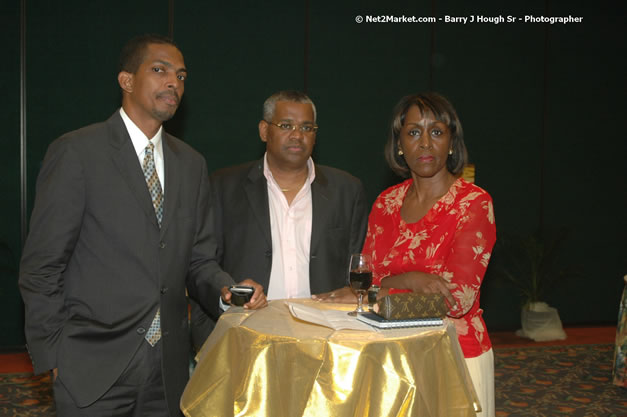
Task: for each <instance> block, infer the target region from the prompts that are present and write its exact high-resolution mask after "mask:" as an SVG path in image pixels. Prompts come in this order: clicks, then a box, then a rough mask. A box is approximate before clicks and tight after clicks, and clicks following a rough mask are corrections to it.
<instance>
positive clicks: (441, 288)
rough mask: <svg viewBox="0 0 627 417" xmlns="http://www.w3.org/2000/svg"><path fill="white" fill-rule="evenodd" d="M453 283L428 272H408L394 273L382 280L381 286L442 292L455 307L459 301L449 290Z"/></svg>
mask: <svg viewBox="0 0 627 417" xmlns="http://www.w3.org/2000/svg"><path fill="white" fill-rule="evenodd" d="M449 286H451V287H452V285H451V284H449V283H448V282H446V280H445V279H444V278H442V277H440V276H438V275H435V274H427V273H426V272H418V271H413V272H406V273H404V274H400V275H393V276H389V277H386V278H383V279H382V280H381V288H397V289H406V290H412V291H413V292H421V293H424V294H442V295H443V296H444V297H445V298H446V300H447V301H448V303H449V307H454V306H455V305H456V304H457V303H456V302H455V298H453V295H451V291H450V290H449Z"/></svg>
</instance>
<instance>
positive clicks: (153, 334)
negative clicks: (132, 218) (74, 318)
mask: <svg viewBox="0 0 627 417" xmlns="http://www.w3.org/2000/svg"><path fill="white" fill-rule="evenodd" d="M154 148H155V145H154V144H153V143H152V142H149V143H148V146H146V153H145V156H144V164H143V166H142V168H143V169H144V177H146V184H148V190H149V191H150V197H152V205H153V206H154V208H155V214H156V215H157V221H158V222H159V227H161V219H162V218H163V192H162V191H161V183H160V182H159V176H158V175H157V170H156V169H155V158H154V156H153V150H154ZM144 338H145V339H146V341H147V342H148V343H150V346H154V345H156V344H157V342H158V341H159V339H161V308H159V309H158V310H157V313H156V314H155V317H154V318H153V319H152V323H151V324H150V328H149V329H148V331H147V332H146V336H144Z"/></svg>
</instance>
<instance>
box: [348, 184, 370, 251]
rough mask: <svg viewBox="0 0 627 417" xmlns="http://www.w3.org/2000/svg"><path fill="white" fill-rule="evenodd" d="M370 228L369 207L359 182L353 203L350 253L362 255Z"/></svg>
mask: <svg viewBox="0 0 627 417" xmlns="http://www.w3.org/2000/svg"><path fill="white" fill-rule="evenodd" d="M367 226H368V206H367V205H366V198H365V190H364V186H363V184H362V183H361V181H360V182H359V189H358V191H357V196H356V198H355V201H354V203H353V216H352V219H351V230H350V233H351V234H350V253H360V252H361V251H362V247H363V244H364V239H365V238H366V230H367Z"/></svg>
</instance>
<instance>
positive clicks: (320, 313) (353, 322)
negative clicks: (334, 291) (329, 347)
mask: <svg viewBox="0 0 627 417" xmlns="http://www.w3.org/2000/svg"><path fill="white" fill-rule="evenodd" d="M285 304H287V307H288V308H289V310H290V313H291V314H292V316H294V317H296V318H297V319H300V320H303V321H307V322H309V323H315V324H319V325H321V326H325V327H329V328H331V329H335V330H346V329H348V330H366V331H373V329H372V327H370V326H368V325H367V324H365V323H362V322H360V321H357V319H356V318H355V317H351V316H349V315H348V314H346V313H347V312H346V311H339V310H319V309H317V308H314V307H307V306H305V305H302V304H296V303H290V302H286V303H285Z"/></svg>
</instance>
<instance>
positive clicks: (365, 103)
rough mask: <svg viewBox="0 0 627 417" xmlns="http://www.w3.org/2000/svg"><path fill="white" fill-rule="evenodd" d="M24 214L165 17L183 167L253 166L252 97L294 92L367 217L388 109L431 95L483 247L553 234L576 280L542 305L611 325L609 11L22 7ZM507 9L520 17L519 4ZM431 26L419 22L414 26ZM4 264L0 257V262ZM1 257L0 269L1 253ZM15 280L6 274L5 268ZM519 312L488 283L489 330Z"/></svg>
mask: <svg viewBox="0 0 627 417" xmlns="http://www.w3.org/2000/svg"><path fill="white" fill-rule="evenodd" d="M4 3H9V4H3V5H2V6H0V7H1V8H0V10H1V12H2V16H1V18H2V23H3V28H4V31H5V33H6V35H5V36H6V38H5V39H7V42H6V45H7V49H6V50H7V52H8V54H7V57H8V60H7V63H5V65H3V66H2V70H1V71H2V79H1V80H0V82H1V83H2V87H3V89H2V91H3V92H4V93H5V94H6V96H7V99H5V100H4V102H3V104H2V110H3V111H2V113H1V114H2V116H1V117H2V118H3V119H2V120H3V122H4V123H3V125H4V126H5V135H6V136H5V138H4V139H3V140H2V141H1V146H2V151H3V152H2V153H1V154H0V157H1V158H2V162H3V163H2V164H0V169H1V170H2V171H1V173H2V176H1V179H0V186H1V187H2V196H3V204H2V206H1V212H0V221H1V222H2V228H1V229H0V241H1V242H3V243H5V244H6V245H7V246H8V248H10V250H11V251H13V252H14V254H15V257H17V256H19V252H20V245H21V243H20V227H19V201H20V187H19V184H20V173H19V166H20V165H19V150H20V145H19V143H20V142H19V141H20V136H19V122H20V100H19V93H20V90H19V80H20V67H19V59H20V48H19V30H20V26H19V7H20V2H19V1H15V0H13V1H9V2H4ZM27 3H28V4H27V8H26V31H27V32H26V33H27V38H26V40H27V42H26V58H27V61H26V62H27V71H26V82H27V107H26V116H27V143H28V146H27V152H28V154H27V156H28V185H29V187H28V201H29V207H30V205H32V201H33V191H34V182H35V178H36V174H37V172H38V169H39V165H40V161H41V159H42V157H43V154H44V152H45V149H46V147H47V145H48V144H49V143H50V142H51V141H52V140H53V139H54V138H55V137H57V136H59V135H60V134H61V133H63V132H65V131H68V130H72V129H75V128H78V127H80V126H83V125H85V124H88V123H91V122H95V121H99V120H102V119H105V118H106V117H108V116H109V115H110V114H111V113H112V112H113V111H114V110H115V109H116V108H117V106H118V105H119V93H118V89H117V85H116V78H115V77H116V62H117V54H118V52H119V49H120V48H121V46H122V44H123V43H124V41H125V40H127V39H128V38H129V37H131V36H132V35H134V34H138V33H143V32H158V33H162V34H167V33H168V31H169V22H170V19H171V21H172V22H173V26H172V27H173V33H174V38H175V40H176V41H177V42H178V43H179V44H180V46H181V49H182V50H183V53H184V55H185V60H186V65H187V67H188V69H189V79H188V81H187V83H186V93H185V99H184V100H183V104H182V107H181V108H180V109H179V112H178V113H177V115H176V116H175V118H174V119H173V120H172V121H170V122H168V125H167V127H168V129H169V130H170V131H172V132H174V133H175V134H177V135H178V136H180V137H182V138H183V139H184V140H186V141H187V142H189V143H190V144H192V145H193V146H194V147H196V148H197V149H198V150H199V151H201V152H202V153H203V154H204V155H205V156H206V158H207V162H208V164H209V168H210V170H213V169H217V168H220V167H223V166H227V165H232V164H235V163H239V162H243V161H247V160H250V159H254V158H258V157H260V156H261V154H262V152H263V146H262V144H261V142H260V140H259V138H258V135H257V122H258V120H259V118H260V116H261V105H262V103H263V101H264V99H265V98H266V97H267V96H269V95H270V94H272V93H273V92H274V91H277V90H280V89H288V88H295V89H305V88H306V89H307V92H308V93H309V94H310V96H311V97H312V98H313V99H314V101H315V102H316V104H317V107H318V121H319V124H320V126H321V128H320V133H319V135H318V141H317V145H316V150H315V154H314V157H315V159H316V161H318V162H319V163H323V164H328V165H333V166H336V167H339V168H343V169H345V170H347V171H349V172H351V173H353V174H354V175H356V176H358V177H360V178H361V179H362V180H363V181H364V183H365V185H366V188H367V192H368V197H369V199H370V200H371V201H372V200H374V198H375V197H376V195H377V194H378V193H379V192H380V191H381V190H382V189H384V188H385V187H387V186H389V185H391V184H393V183H395V182H396V181H398V179H397V178H395V177H394V176H393V174H391V172H390V171H389V170H388V169H387V167H386V165H385V163H384V160H383V155H382V147H383V143H384V142H385V139H386V133H387V128H388V122H389V118H390V113H391V109H392V107H393V105H394V104H395V103H396V101H397V100H398V99H399V98H400V97H401V96H403V95H405V94H409V93H413V92H419V91H425V90H431V89H433V90H437V91H440V92H442V93H443V94H445V95H446V96H448V97H449V98H450V99H451V101H452V102H453V104H454V105H455V106H456V108H457V110H458V113H459V115H460V117H461V119H462V123H463V125H464V130H465V137H466V143H467V145H468V148H469V152H470V156H471V160H472V162H474V163H475V164H476V166H477V183H478V184H479V185H480V186H482V187H484V188H485V189H487V190H488V191H489V192H490V193H491V194H492V196H493V199H494V203H495V212H496V217H497V226H498V228H499V231H504V232H509V233H518V234H530V233H532V232H534V231H536V230H537V229H538V228H539V227H540V226H542V228H543V230H545V231H547V232H548V233H551V232H554V231H557V230H558V229H561V228H567V229H568V230H569V231H570V234H569V238H568V240H567V241H566V242H565V243H564V244H563V246H562V248H561V249H562V250H561V253H560V256H559V259H558V261H559V263H560V264H562V265H575V266H576V267H577V268H578V270H579V271H580V273H581V274H580V275H579V276H578V277H576V278H571V279H569V280H566V281H563V282H562V283H561V284H560V285H559V287H557V288H556V289H555V290H554V291H553V292H552V293H551V294H550V296H549V300H548V301H549V302H550V304H552V305H554V306H556V307H558V308H559V311H560V315H561V317H562V320H563V321H564V322H565V323H568V324H581V323H600V322H603V323H611V322H615V321H616V314H617V307H618V302H619V297H620V292H621V290H622V286H623V284H622V276H623V274H625V273H626V272H627V256H625V254H626V253H627V245H626V244H625V235H627V225H626V221H625V217H624V213H625V209H626V204H625V203H626V197H627V195H626V194H627V193H626V191H625V190H626V189H627V187H626V181H625V178H626V175H625V168H624V166H625V163H624V162H623V160H622V159H623V158H622V157H623V155H625V151H626V145H625V140H624V139H623V138H622V135H621V133H620V132H621V125H620V121H621V120H623V115H624V114H625V110H626V108H625V107H626V106H625V104H624V100H625V92H626V91H627V89H626V88H625V87H626V84H627V83H626V81H625V76H624V73H625V67H626V65H625V64H626V58H625V57H626V56H627V50H626V49H627V47H626V46H625V45H626V44H625V41H624V39H625V38H626V36H625V35H626V32H627V30H626V28H625V25H624V22H625V17H626V13H625V6H615V5H614V4H613V3H611V2H609V0H602V1H597V2H594V3H593V4H591V3H590V2H583V1H575V2H573V1H569V2H566V1H550V2H548V7H549V12H548V14H550V15H555V16H558V15H560V16H561V15H569V14H570V15H573V16H583V17H584V21H583V23H581V24H569V25H560V24H555V25H550V26H547V25H545V24H524V23H516V24H499V25H494V24H467V25H462V24H445V23H437V24H435V25H431V24H412V23H407V24H400V23H399V24H392V23H388V24H373V23H370V24H367V23H361V24H358V23H356V22H355V16H356V15H362V16H366V15H369V14H370V15H403V14H404V15H406V16H407V15H416V16H430V15H435V16H444V15H445V14H449V15H456V16H464V15H470V14H474V15H478V14H484V15H490V16H494V15H503V16H507V15H513V16H522V15H524V14H533V15H536V16H537V15H543V14H547V13H546V11H545V7H547V4H545V2H544V1H540V0H533V1H529V2H524V6H523V5H520V6H517V5H503V4H502V2H497V1H496V0H492V1H488V2H482V5H477V4H476V2H472V3H469V2H465V1H463V0H456V1H447V2H443V1H433V2H426V1H421V2H418V1H412V2H409V1H398V2H395V5H385V6H382V5H381V2H377V1H345V2H330V1H311V0H310V1H308V2H307V1H300V2H287V1H285V2H278V1H271V2H265V3H259V4H252V2H248V1H232V2H220V3H216V4H214V3H210V2H205V1H200V0H198V1H173V8H172V13H170V8H169V6H170V4H169V2H168V1H167V0H161V1H159V2H148V1H145V0H142V1H134V2H130V3H129V2H123V1H120V0H116V1H108V2H93V3H92V4H90V3H89V2H84V1H77V0H72V1H65V2H55V4H54V5H51V4H50V3H51V2H45V1H42V0H39V1H28V2H27ZM520 3H521V4H522V3H523V2H520ZM432 10H434V12H433V11H432ZM5 252H6V251H5ZM6 256H7V257H8V256H9V255H6ZM13 265H14V266H15V261H13ZM1 274H2V275H0V317H2V319H0V335H1V339H0V346H10V345H18V344H21V343H23V335H22V330H21V328H22V321H23V318H22V304H21V301H20V298H19V293H18V291H17V287H16V274H15V273H14V272H9V271H5V270H2V271H1ZM519 303H520V300H519V297H518V296H517V295H516V294H515V292H514V291H513V289H512V288H511V287H510V286H509V285H507V284H504V283H503V282H500V281H498V280H497V279H496V278H495V275H494V274H488V276H487V278H486V280H485V282H484V286H483V294H482V305H483V308H484V309H485V317H486V321H487V324H488V326H489V327H490V328H492V329H494V328H515V327H516V326H517V325H518V320H519V319H518V315H519V307H520V306H519Z"/></svg>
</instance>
